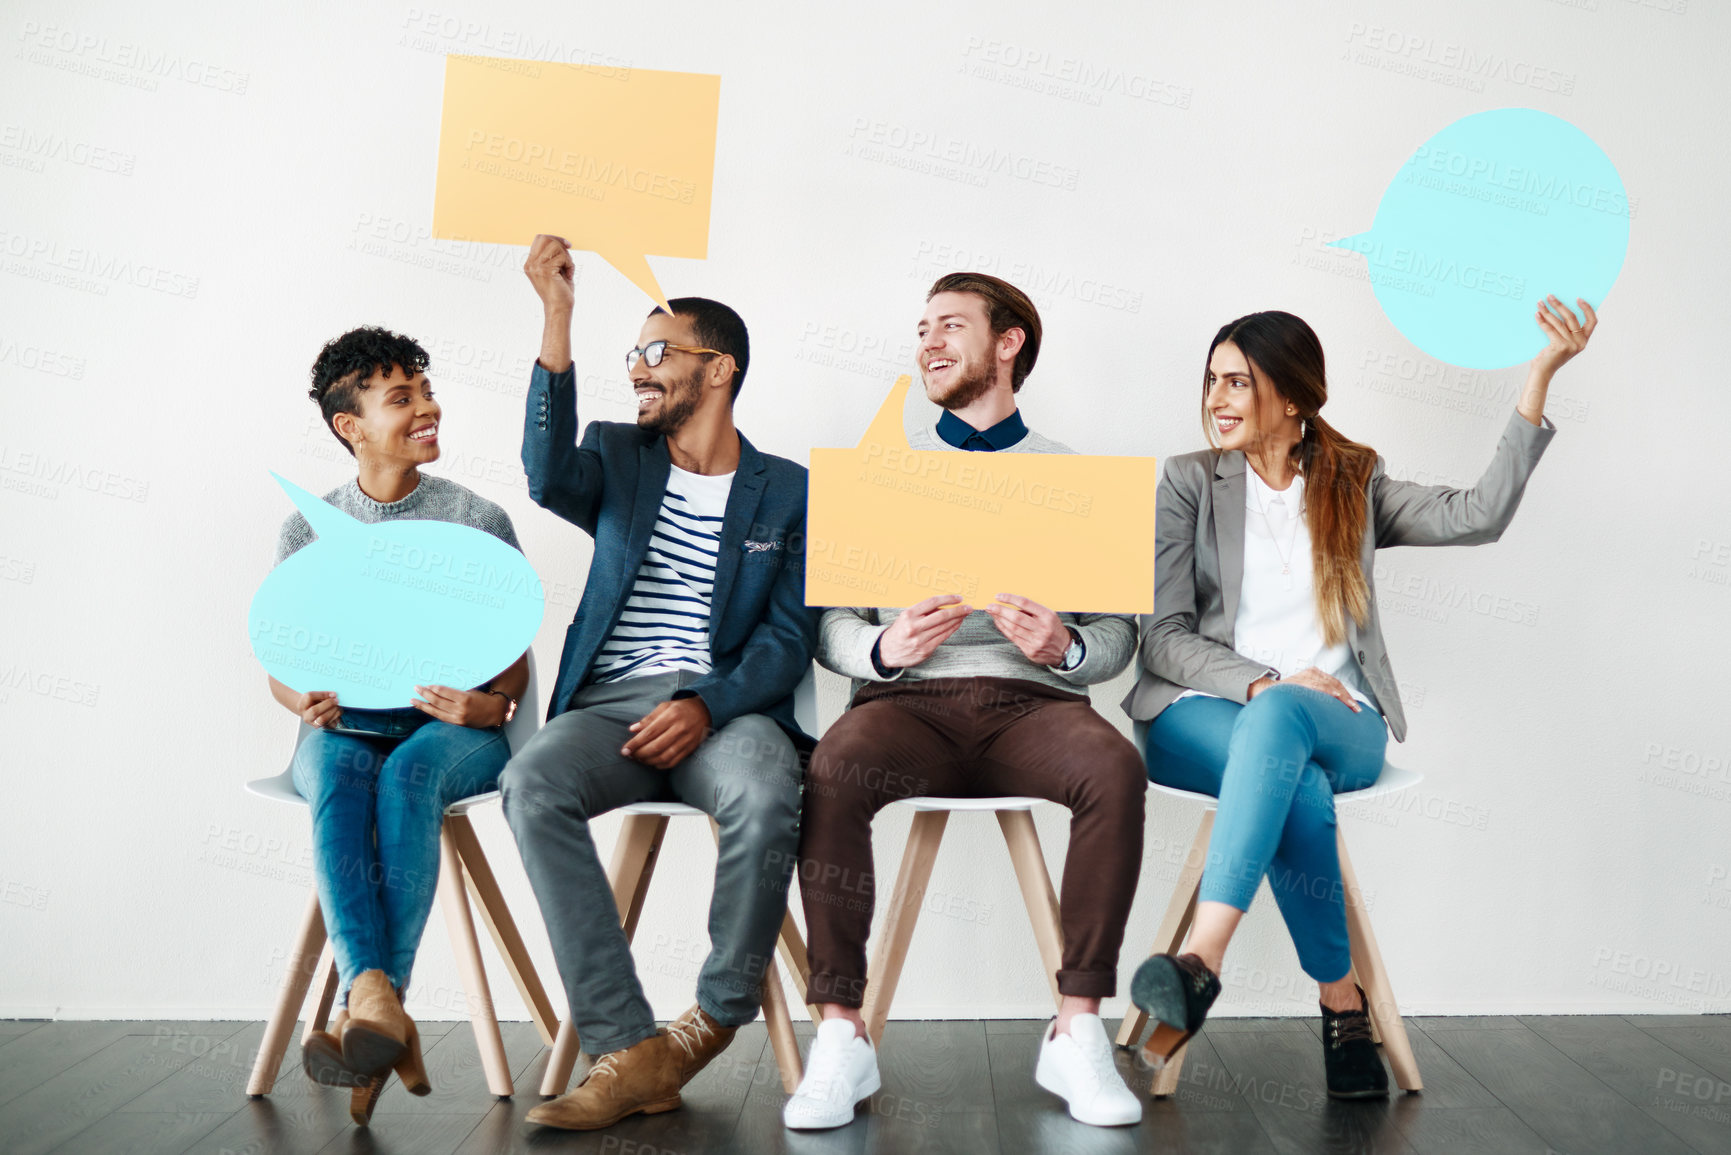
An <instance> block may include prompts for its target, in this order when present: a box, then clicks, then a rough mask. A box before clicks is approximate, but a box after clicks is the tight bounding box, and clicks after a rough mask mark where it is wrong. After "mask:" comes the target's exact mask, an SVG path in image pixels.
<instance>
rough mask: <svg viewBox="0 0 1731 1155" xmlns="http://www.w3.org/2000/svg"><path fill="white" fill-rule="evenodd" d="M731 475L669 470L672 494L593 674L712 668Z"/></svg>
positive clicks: (604, 678) (612, 677)
mask: <svg viewBox="0 0 1731 1155" xmlns="http://www.w3.org/2000/svg"><path fill="white" fill-rule="evenodd" d="M732 489H733V474H731V473H723V474H717V475H715V476H713V477H711V476H705V475H704V474H701V473H688V472H686V471H685V470H683V469H681V468H679V467H678V466H677V465H674V466H670V467H669V469H668V474H667V492H666V493H665V494H663V495H662V498H661V511H660V512H659V513H658V514H656V517H655V529H654V530H653V531H652V532H651V534H650V536H649V551H648V552H647V553H645V554H644V555H643V564H642V565H640V566H638V567H637V577H636V580H635V581H633V583H632V586H631V596H630V598H628V599H627V600H626V602H625V608H624V609H623V610H622V611H621V612H620V614H619V620H618V621H617V622H615V623H614V625H613V632H612V633H610V634H608V635H607V640H606V641H604V642H602V643H601V651H600V653H598V654H597V655H596V657H595V668H594V672H593V674H591V679H592V680H593V681H596V682H616V681H618V680H620V679H621V678H636V677H642V676H644V675H647V674H664V673H667V672H669V671H671V670H695V671H697V672H698V673H700V674H707V673H708V672H709V668H710V661H709V609H710V598H711V596H712V595H713V593H714V589H715V558H716V554H717V553H718V552H719V550H720V547H721V523H722V520H723V518H724V516H725V515H726V513H727V495H728V493H729V492H731V491H732Z"/></svg>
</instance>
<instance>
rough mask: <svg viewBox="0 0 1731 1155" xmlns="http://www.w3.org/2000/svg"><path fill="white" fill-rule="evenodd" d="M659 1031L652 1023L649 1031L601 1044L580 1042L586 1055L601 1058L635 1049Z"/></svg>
mask: <svg viewBox="0 0 1731 1155" xmlns="http://www.w3.org/2000/svg"><path fill="white" fill-rule="evenodd" d="M659 1029H660V1028H658V1027H657V1026H656V1025H655V1024H654V1023H650V1024H649V1027H648V1029H647V1030H641V1031H637V1032H635V1033H627V1034H623V1035H618V1036H616V1037H614V1038H611V1039H606V1040H603V1041H601V1042H592V1041H591V1040H589V1039H580V1040H578V1041H579V1042H581V1043H582V1044H583V1053H584V1054H586V1055H594V1056H596V1057H597V1058H599V1057H600V1056H602V1055H606V1054H610V1053H612V1052H614V1051H623V1050H624V1049H625V1048H626V1047H635V1046H636V1045H637V1044H638V1043H641V1042H642V1041H643V1040H644V1039H649V1038H653V1037H654V1036H655V1032H656V1031H657V1030H659Z"/></svg>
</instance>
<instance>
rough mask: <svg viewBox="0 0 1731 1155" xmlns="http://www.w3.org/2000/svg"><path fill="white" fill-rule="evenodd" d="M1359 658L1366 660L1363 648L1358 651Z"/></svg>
mask: <svg viewBox="0 0 1731 1155" xmlns="http://www.w3.org/2000/svg"><path fill="white" fill-rule="evenodd" d="M1358 660H1359V661H1361V662H1362V661H1364V651H1363V650H1360V651H1359V652H1358Z"/></svg>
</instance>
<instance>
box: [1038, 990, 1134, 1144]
mask: <svg viewBox="0 0 1731 1155" xmlns="http://www.w3.org/2000/svg"><path fill="white" fill-rule="evenodd" d="M1057 1025H1058V1023H1057V1020H1056V1019H1054V1020H1052V1025H1051V1026H1048V1027H1047V1028H1046V1037H1045V1039H1043V1040H1042V1041H1041V1043H1040V1061H1039V1062H1038V1063H1037V1064H1035V1066H1034V1082H1036V1083H1038V1084H1040V1086H1042V1087H1044V1088H1046V1090H1048V1091H1050V1092H1052V1094H1054V1095H1056V1096H1058V1097H1059V1098H1060V1099H1063V1100H1064V1101H1065V1102H1066V1103H1068V1104H1069V1105H1070V1118H1072V1119H1074V1120H1076V1122H1078V1123H1091V1124H1093V1125H1094V1126H1096V1127H1122V1126H1124V1125H1125V1124H1128V1123H1139V1122H1141V1121H1142V1100H1140V1099H1138V1098H1137V1097H1136V1096H1135V1095H1133V1094H1131V1092H1130V1088H1128V1087H1126V1086H1125V1085H1124V1080H1123V1078H1122V1077H1121V1076H1119V1074H1118V1065H1117V1064H1116V1063H1115V1062H1113V1061H1112V1042H1111V1040H1110V1039H1108V1038H1107V1037H1106V1027H1105V1025H1104V1024H1103V1023H1101V1022H1100V1016H1099V1015H1077V1016H1075V1017H1074V1018H1072V1019H1071V1020H1070V1033H1069V1034H1067V1035H1055V1034H1053V1031H1055V1030H1056V1029H1057Z"/></svg>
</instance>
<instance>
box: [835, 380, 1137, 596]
mask: <svg viewBox="0 0 1731 1155" xmlns="http://www.w3.org/2000/svg"><path fill="white" fill-rule="evenodd" d="M910 381H911V378H909V377H907V376H903V377H900V378H898V379H897V380H896V383H895V386H894V387H893V388H892V389H891V390H890V395H889V397H888V398H887V399H886V400H885V401H884V403H883V407H882V408H880V409H879V410H878V414H877V416H876V417H875V418H873V419H872V423H871V426H870V428H868V429H867V430H866V433H865V436H864V437H862V438H860V442H859V444H858V445H857V446H856V447H854V448H852V449H814V450H812V451H811V473H810V489H809V497H808V499H807V506H806V526H807V529H808V533H807V537H806V557H805V565H806V568H805V603H806V605H809V606H880V607H899V606H910V605H913V604H914V603H915V602H918V601H921V600H923V599H925V598H929V597H931V596H932V595H933V594H960V595H961V596H962V599H963V600H964V601H967V602H971V603H973V604H975V605H979V604H981V603H980V602H979V601H978V600H976V599H981V598H984V599H986V600H990V599H992V598H994V597H996V596H997V595H998V594H1000V593H1010V594H1019V595H1021V596H1023V597H1028V598H1032V599H1034V600H1035V601H1037V602H1039V603H1040V604H1041V605H1043V606H1046V607H1048V608H1050V609H1054V610H1061V611H1065V612H1071V613H1123V614H1140V613H1152V612H1153V610H1154V497H1155V490H1156V488H1157V486H1158V485H1159V482H1160V474H1159V469H1158V466H1157V463H1156V461H1155V459H1154V458H1152V457H1091V456H1086V455H1083V454H1079V453H961V452H954V451H948V450H920V449H913V448H910V447H909V445H908V440H907V436H906V435H905V434H904V433H903V432H902V405H903V402H904V400H905V398H906V397H907V393H908V385H909V382H910Z"/></svg>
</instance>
